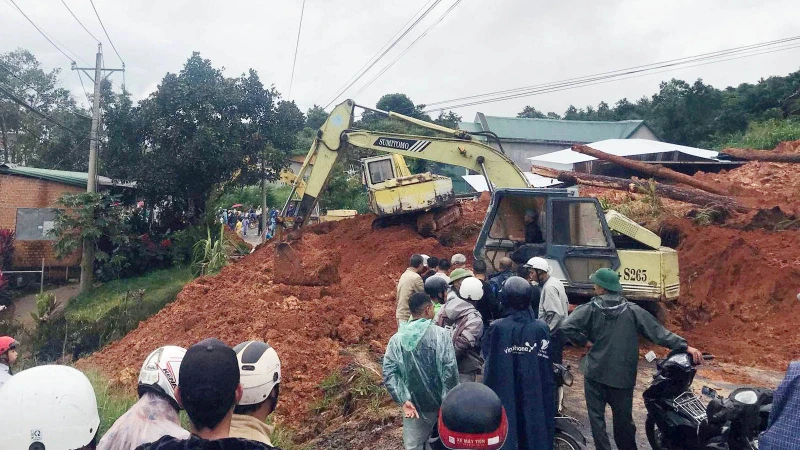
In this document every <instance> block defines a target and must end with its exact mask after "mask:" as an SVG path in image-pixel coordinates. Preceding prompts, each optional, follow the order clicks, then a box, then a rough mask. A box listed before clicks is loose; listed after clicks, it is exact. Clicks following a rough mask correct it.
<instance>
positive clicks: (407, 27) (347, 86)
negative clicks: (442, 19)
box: [323, 0, 442, 109]
mask: <svg viewBox="0 0 800 450" xmlns="http://www.w3.org/2000/svg"><path fill="white" fill-rule="evenodd" d="M441 1H442V0H433V4H430V5H429V6H427V5H428V3H426V4H425V5H423V6H422V8H420V10H419V11H417V12H416V13H415V14H414V15H413V16H411V19H409V21H408V22H406V24H405V25H403V28H401V29H400V30H399V31H398V32H397V33H395V35H394V36H393V37H392V38H391V39H390V40H389V42H387V43H386V44H384V45H383V47H381V49H382V50H378V53H376V54H375V55H374V56H373V57H372V58H370V59H369V60H367V63H365V64H364V66H362V67H361V69H359V70H358V71H356V74H355V75H354V76H353V77H351V78H350V80H349V81H347V82H345V84H344V85H342V86H343V87H341V88H339V90H337V91H336V93H335V94H334V96H333V98H331V99H330V101H329V102H328V103H327V104H326V105H325V106H324V107H323V109H327V108H328V106H330V105H331V104H332V103H333V102H335V101H336V99H338V98H339V97H341V96H342V94H344V93H345V92H347V90H348V89H350V88H351V87H352V86H353V85H354V84H355V83H356V82H357V81H358V80H359V79H361V77H363V76H364V74H366V73H367V72H368V71H369V70H370V69H371V68H372V67H373V66H375V64H377V62H378V61H380V59H381V58H383V57H384V56H386V54H387V53H389V51H390V50H391V49H392V48H394V46H395V45H397V43H398V42H400V40H402V39H403V38H404V37H405V36H406V35H407V34H408V33H409V32H411V30H413V29H414V27H416V26H417V24H419V22H420V21H422V19H424V18H425V16H427V15H428V14H429V13H430V12H431V11H432V10H433V9H434V8H436V6H438V5H439V3H441ZM426 6H427V9H425V8H426ZM423 10H424V11H423ZM420 11H422V15H420V16H419V17H417V15H419V14H420ZM415 17H416V20H415V19H414V18H415ZM412 21H413V23H412ZM409 23H411V25H408V24H409ZM398 34H399V36H398ZM387 46H388V47H387ZM370 61H371V62H370Z"/></svg>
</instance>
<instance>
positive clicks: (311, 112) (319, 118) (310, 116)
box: [306, 103, 328, 131]
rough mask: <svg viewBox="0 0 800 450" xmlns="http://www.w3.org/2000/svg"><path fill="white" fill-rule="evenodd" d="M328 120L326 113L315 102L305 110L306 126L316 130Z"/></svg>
mask: <svg viewBox="0 0 800 450" xmlns="http://www.w3.org/2000/svg"><path fill="white" fill-rule="evenodd" d="M326 120H328V113H327V112H325V110H324V109H322V107H321V106H319V105H317V104H316V103H315V104H314V106H312V107H311V108H308V111H307V112H306V128H311V129H312V130H314V131H316V130H317V129H319V127H321V126H322V124H323V123H325V121H326Z"/></svg>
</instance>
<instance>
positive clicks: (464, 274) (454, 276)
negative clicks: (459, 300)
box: [445, 269, 473, 303]
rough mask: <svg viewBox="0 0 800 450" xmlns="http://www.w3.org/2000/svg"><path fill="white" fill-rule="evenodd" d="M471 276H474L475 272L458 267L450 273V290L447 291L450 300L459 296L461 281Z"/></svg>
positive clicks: (448, 280)
mask: <svg viewBox="0 0 800 450" xmlns="http://www.w3.org/2000/svg"><path fill="white" fill-rule="evenodd" d="M471 276H473V273H472V272H471V271H469V270H467V269H456V270H454V271H453V272H452V273H451V274H450V277H449V278H448V279H447V282H448V283H449V284H450V292H448V293H447V301H448V302H449V301H450V299H453V298H456V297H457V296H458V294H457V292H458V289H459V288H460V287H461V282H462V281H464V279H465V278H468V277H471ZM445 303H446V302H445Z"/></svg>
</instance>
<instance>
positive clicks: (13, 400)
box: [0, 365, 100, 450]
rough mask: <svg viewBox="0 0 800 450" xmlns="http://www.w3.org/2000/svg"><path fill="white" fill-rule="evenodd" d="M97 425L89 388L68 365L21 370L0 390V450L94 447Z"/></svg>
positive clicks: (98, 425) (87, 449)
mask: <svg viewBox="0 0 800 450" xmlns="http://www.w3.org/2000/svg"><path fill="white" fill-rule="evenodd" d="M99 428H100V415H99V414H98V411H97V398H96V397H95V394H94V388H93V387H92V384H91V383H90V382H89V379H88V378H86V375H84V374H83V373H81V372H80V371H79V370H77V369H74V368H72V367H68V366H59V365H44V366H38V367H33V368H30V369H27V370H23V371H22V372H20V373H18V374H17V375H15V376H14V377H13V378H11V379H10V380H8V382H7V383H6V384H5V386H4V387H3V388H2V389H0V448H1V449H3V450H5V449H9V450H16V449H23V450H52V449H70V450H94V449H95V448H96V444H97V433H98V429H99Z"/></svg>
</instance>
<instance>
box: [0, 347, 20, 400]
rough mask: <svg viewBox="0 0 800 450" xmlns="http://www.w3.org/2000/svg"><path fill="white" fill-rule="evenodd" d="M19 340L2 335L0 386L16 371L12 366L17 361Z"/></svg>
mask: <svg viewBox="0 0 800 450" xmlns="http://www.w3.org/2000/svg"><path fill="white" fill-rule="evenodd" d="M18 346H19V342H17V341H16V340H15V339H14V338H13V337H11V336H0V388H1V387H3V384H4V383H5V382H6V381H8V380H9V379H10V378H11V376H12V375H14V373H13V372H12V371H11V366H13V365H14V364H15V363H16V362H17V347H18Z"/></svg>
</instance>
